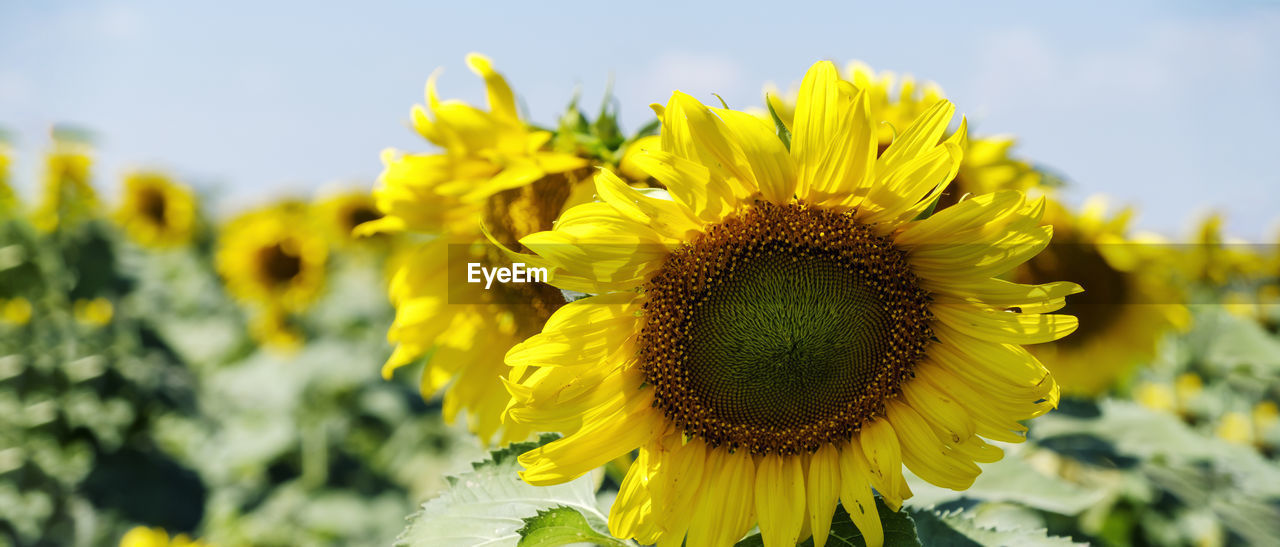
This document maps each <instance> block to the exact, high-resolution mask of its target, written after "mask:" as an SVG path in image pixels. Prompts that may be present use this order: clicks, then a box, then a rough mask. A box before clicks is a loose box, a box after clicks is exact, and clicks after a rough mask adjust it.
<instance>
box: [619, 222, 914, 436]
mask: <svg viewBox="0 0 1280 547" xmlns="http://www.w3.org/2000/svg"><path fill="white" fill-rule="evenodd" d="M644 290H645V294H646V296H647V299H646V303H645V306H644V311H645V316H646V318H647V321H646V325H645V327H644V329H643V330H642V332H641V337H640V340H639V347H640V359H641V367H642V370H643V371H644V373H645V374H646V377H647V379H648V381H649V383H650V384H651V385H653V386H654V389H655V397H656V399H657V401H658V406H660V407H661V408H662V409H663V411H664V412H665V413H666V415H667V416H668V418H670V419H671V420H672V421H674V422H675V423H676V424H678V425H679V426H680V427H682V428H684V430H685V431H686V432H687V433H689V434H692V435H697V436H701V437H703V438H704V439H705V440H707V441H708V442H710V443H712V444H715V445H720V444H725V445H728V446H730V447H731V448H737V447H744V448H746V449H748V450H750V451H751V452H753V453H779V454H794V453H798V452H800V451H805V450H815V449H817V448H818V447H819V446H821V445H822V444H823V443H828V442H837V441H840V440H846V439H848V438H849V437H850V436H852V435H853V434H854V433H855V432H856V431H857V430H858V429H859V428H860V427H861V426H862V424H863V423H864V422H865V421H867V420H868V419H870V418H872V417H874V416H876V415H877V414H878V413H880V412H883V410H884V403H885V401H886V400H887V399H888V398H890V397H893V396H895V395H897V393H898V391H899V388H900V386H901V384H902V382H903V381H904V380H905V379H906V378H908V377H910V375H911V370H912V368H913V367H914V365H915V363H916V362H918V361H919V360H920V358H921V357H922V356H923V355H924V351H925V347H926V345H927V344H928V342H929V340H930V339H931V338H932V336H933V333H932V330H931V329H930V327H929V323H930V318H931V315H930V313H929V310H928V303H929V298H928V294H927V293H926V292H925V291H924V290H922V289H921V288H920V287H919V283H918V280H917V278H916V277H915V275H914V274H913V273H912V272H911V270H910V268H909V266H908V263H907V258H906V255H905V254H904V253H903V252H902V251H900V250H898V249H896V248H895V247H894V246H893V245H892V242H891V241H890V240H889V239H887V238H884V237H881V236H878V235H876V234H875V233H874V231H872V230H871V228H870V227H868V226H866V225H863V224H860V223H858V222H857V221H855V220H854V219H853V217H852V216H851V215H849V214H842V213H837V212H833V211H826V210H822V209H817V208H812V207H808V206H805V205H797V204H789V205H775V204H772V203H769V202H756V203H755V204H754V206H753V207H751V208H750V209H749V210H747V211H746V212H745V213H743V214H741V215H739V216H736V217H733V218H730V219H727V220H726V221H724V222H723V223H721V224H718V225H715V226H713V227H712V228H711V229H710V230H708V232H707V233H706V234H705V235H703V236H701V237H700V238H698V239H696V240H694V241H693V242H691V243H690V244H688V245H685V246H684V247H682V248H680V249H678V250H677V251H675V252H673V253H672V254H671V255H670V256H669V257H668V258H667V260H666V262H665V263H664V264H663V268H662V270H661V271H660V272H659V273H658V274H657V275H655V276H654V278H653V279H652V280H651V281H650V282H649V283H647V284H646V285H645V287H644Z"/></svg>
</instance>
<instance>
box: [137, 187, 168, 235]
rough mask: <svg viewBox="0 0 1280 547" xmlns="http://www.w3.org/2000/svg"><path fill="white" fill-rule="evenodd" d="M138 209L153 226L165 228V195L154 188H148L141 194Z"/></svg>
mask: <svg viewBox="0 0 1280 547" xmlns="http://www.w3.org/2000/svg"><path fill="white" fill-rule="evenodd" d="M138 209H139V210H140V211H142V215H143V216H144V217H146V218H147V220H150V221H151V223H152V224H156V225H159V226H163V225H164V223H165V217H164V215H165V209H166V206H165V199H164V194H162V193H160V191H159V190H156V189H154V188H146V189H144V190H142V191H141V192H139V195H138Z"/></svg>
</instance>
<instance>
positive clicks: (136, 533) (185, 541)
mask: <svg viewBox="0 0 1280 547" xmlns="http://www.w3.org/2000/svg"><path fill="white" fill-rule="evenodd" d="M208 545H209V544H207V543H205V542H203V541H200V540H198V539H191V538H190V537H188V536H187V535H186V534H178V535H176V536H173V537H172V538H171V537H169V533H168V532H166V531H164V529H163V528H147V527H145V526H135V527H133V528H130V529H129V531H128V532H125V534H124V536H122V537H121V538H120V547H208Z"/></svg>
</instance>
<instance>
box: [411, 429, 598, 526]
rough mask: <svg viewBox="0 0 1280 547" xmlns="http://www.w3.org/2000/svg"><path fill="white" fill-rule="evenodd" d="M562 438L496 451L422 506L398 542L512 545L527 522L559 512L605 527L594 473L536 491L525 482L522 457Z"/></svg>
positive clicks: (542, 487) (537, 487)
mask: <svg viewBox="0 0 1280 547" xmlns="http://www.w3.org/2000/svg"><path fill="white" fill-rule="evenodd" d="M555 439H556V436H555V435H543V436H542V438H541V439H539V440H538V441H537V442H525V443H516V444H512V445H510V446H508V447H506V448H504V449H502V450H498V451H496V452H493V453H492V455H491V457H490V458H489V459H487V460H485V461H482V462H477V463H475V464H472V467H473V468H474V469H473V470H472V471H470V472H467V473H463V474H461V475H458V476H455V477H449V478H448V481H449V488H448V489H447V490H445V491H444V492H443V493H441V494H440V495H439V496H437V497H436V498H434V499H431V500H429V501H427V502H426V503H424V504H422V510H421V511H418V512H417V513H415V514H413V515H412V516H410V517H409V520H410V522H409V526H408V528H406V529H405V530H404V532H403V533H402V534H400V537H399V538H397V540H396V545H403V546H408V547H413V546H420V545H421V546H426V545H457V546H466V545H502V544H505V545H512V544H515V543H516V542H518V541H519V540H520V533H519V530H520V529H521V528H524V527H526V526H527V522H526V519H529V518H532V517H536V516H537V515H538V513H539V512H541V511H545V510H547V509H551V508H554V507H566V508H569V509H572V510H574V511H577V512H578V513H580V514H581V515H583V516H584V518H585V519H586V520H588V521H591V520H595V521H598V522H605V521H606V519H605V516H604V514H603V513H602V512H601V511H600V509H599V508H598V507H597V505H596V497H595V491H596V481H595V479H594V478H593V477H592V476H591V474H588V475H584V476H582V477H579V478H577V479H574V480H572V481H569V482H566V483H563V484H557V485H552V486H530V485H529V484H526V483H525V482H524V481H522V480H520V477H519V476H518V475H517V472H519V471H520V464H519V462H518V461H517V459H516V458H517V456H519V455H520V454H523V453H524V452H527V451H529V450H532V449H534V448H537V447H538V446H541V445H543V444H546V443H549V442H551V441H553V440H555Z"/></svg>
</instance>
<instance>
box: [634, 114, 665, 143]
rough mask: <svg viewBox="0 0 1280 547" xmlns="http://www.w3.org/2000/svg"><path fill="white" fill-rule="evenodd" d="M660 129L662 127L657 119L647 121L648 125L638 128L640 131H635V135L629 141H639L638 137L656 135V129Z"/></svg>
mask: <svg viewBox="0 0 1280 547" xmlns="http://www.w3.org/2000/svg"><path fill="white" fill-rule="evenodd" d="M661 127H662V120H659V119H657V118H654V119H652V120H649V122H648V123H646V124H644V125H642V126H640V129H637V130H636V133H635V134H634V135H632V136H631V138H630V139H629V141H631V142H634V141H635V140H636V139H639V138H640V137H648V136H649V135H656V134H658V129H660V128H661Z"/></svg>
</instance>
